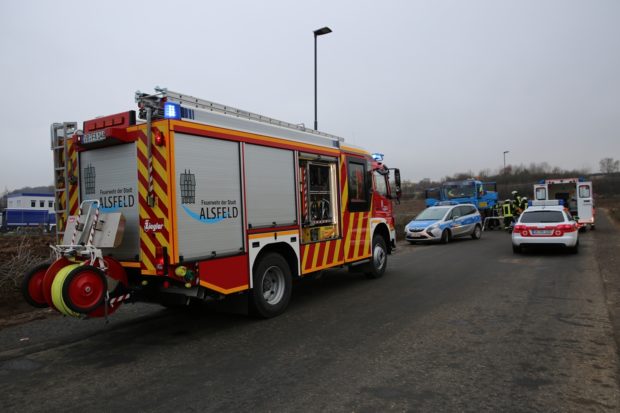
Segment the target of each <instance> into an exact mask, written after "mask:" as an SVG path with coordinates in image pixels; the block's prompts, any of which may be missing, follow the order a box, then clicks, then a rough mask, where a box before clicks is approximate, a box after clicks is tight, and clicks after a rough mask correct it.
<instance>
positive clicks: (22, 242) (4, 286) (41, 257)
mask: <svg viewBox="0 0 620 413" xmlns="http://www.w3.org/2000/svg"><path fill="white" fill-rule="evenodd" d="M51 242H53V238H52V237H51V236H45V235H20V236H16V235H4V236H2V237H0V298H2V299H9V298H12V297H14V296H15V295H16V294H17V292H18V291H19V287H20V285H21V282H22V280H23V277H24V274H25V273H26V271H28V270H29V269H30V268H32V267H34V266H35V265H38V264H40V263H42V262H45V261H48V260H49V259H50V248H49V246H48V245H49V244H50V243H51Z"/></svg>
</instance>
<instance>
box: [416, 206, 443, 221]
mask: <svg viewBox="0 0 620 413" xmlns="http://www.w3.org/2000/svg"><path fill="white" fill-rule="evenodd" d="M448 209H449V208H448V207H446V208H428V209H425V210H424V211H422V212H421V213H420V215H418V216H417V217H416V218H415V221H426V220H431V219H435V220H438V219H442V218H443V216H444V215H446V211H447V210H448Z"/></svg>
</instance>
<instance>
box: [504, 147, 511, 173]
mask: <svg viewBox="0 0 620 413" xmlns="http://www.w3.org/2000/svg"><path fill="white" fill-rule="evenodd" d="M509 152H510V151H504V173H506V154H507V153H509Z"/></svg>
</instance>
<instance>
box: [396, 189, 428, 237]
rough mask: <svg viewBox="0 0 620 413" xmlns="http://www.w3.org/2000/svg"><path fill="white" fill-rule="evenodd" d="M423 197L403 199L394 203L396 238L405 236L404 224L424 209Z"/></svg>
mask: <svg viewBox="0 0 620 413" xmlns="http://www.w3.org/2000/svg"><path fill="white" fill-rule="evenodd" d="M424 208H425V206H424V200H423V199H403V200H401V201H400V204H395V205H394V215H396V239H397V240H402V239H404V238H405V225H407V224H408V223H409V221H411V220H412V219H413V217H415V216H416V215H418V214H419V213H420V212H422V211H423V210H424Z"/></svg>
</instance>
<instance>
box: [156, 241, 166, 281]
mask: <svg viewBox="0 0 620 413" xmlns="http://www.w3.org/2000/svg"><path fill="white" fill-rule="evenodd" d="M166 253H167V251H166V248H164V247H157V248H155V271H156V273H157V275H165V274H166Z"/></svg>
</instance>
